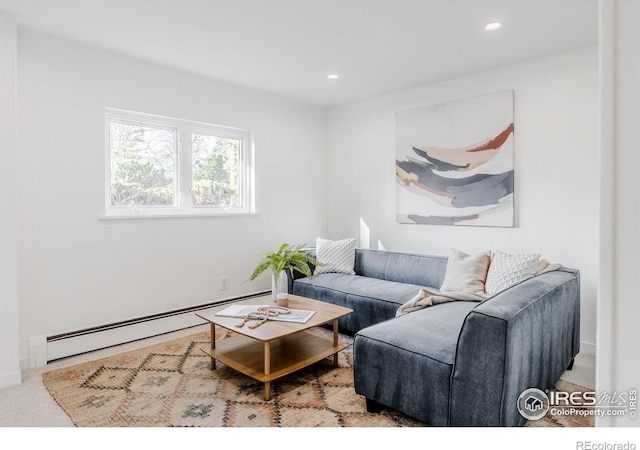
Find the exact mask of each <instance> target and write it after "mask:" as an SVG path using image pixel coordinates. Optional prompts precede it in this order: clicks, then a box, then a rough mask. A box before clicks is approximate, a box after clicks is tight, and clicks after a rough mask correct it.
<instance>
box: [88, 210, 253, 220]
mask: <svg viewBox="0 0 640 450" xmlns="http://www.w3.org/2000/svg"><path fill="white" fill-rule="evenodd" d="M257 215H258V213H245V212H232V213H206V214H176V213H170V214H144V213H140V214H108V215H107V214H104V215H102V216H100V217H99V218H98V220H99V221H111V220H158V219H206V218H212V217H216V218H220V217H256V216H257Z"/></svg>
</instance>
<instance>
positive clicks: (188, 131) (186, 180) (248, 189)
mask: <svg viewBox="0 0 640 450" xmlns="http://www.w3.org/2000/svg"><path fill="white" fill-rule="evenodd" d="M112 121H114V122H119V123H128V124H135V125H142V126H150V127H162V128H171V129H173V130H175V136H176V145H175V150H176V152H175V155H174V157H175V161H174V167H175V177H174V194H175V195H174V204H173V206H171V207H169V206H147V207H140V206H137V207H133V208H131V207H121V206H112V205H111V133H110V130H111V122H112ZM193 134H207V135H212V136H216V137H223V138H232V139H238V140H239V141H240V162H239V172H240V173H239V176H240V186H239V190H240V197H239V198H240V203H241V205H240V206H229V207H214V206H194V205H193V204H192V197H191V188H192V182H193V179H192V149H191V146H192V135H193ZM253 153H254V142H253V133H252V132H251V131H249V130H245V129H240V128H233V127H227V126H222V125H213V124H208V123H202V122H194V121H189V120H183V119H175V118H171V117H163V116H157V115H153V114H145V113H138V112H132V111H125V110H120V109H113V108H107V109H106V112H105V157H106V159H105V203H104V205H105V206H104V216H103V217H104V218H105V219H112V218H115V219H128V218H155V217H203V216H204V217H209V216H232V215H250V214H255V188H254V165H253V160H254V157H253Z"/></svg>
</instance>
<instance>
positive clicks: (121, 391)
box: [43, 329, 593, 427]
mask: <svg viewBox="0 0 640 450" xmlns="http://www.w3.org/2000/svg"><path fill="white" fill-rule="evenodd" d="M318 332H321V333H324V332H325V330H321V329H320V330H318ZM218 338H219V339H221V338H224V336H223V335H220V336H219V337H218ZM343 339H345V340H348V341H350V338H349V337H346V336H344V337H343ZM208 344H209V334H208V333H207V332H203V333H198V334H194V335H190V336H186V337H182V338H178V339H175V340H172V341H168V342H165V343H160V344H156V345H153V346H150V347H146V348H142V349H139V350H133V351H129V352H126V353H122V354H119V355H115V356H111V357H107V358H104V359H100V360H96V361H92V362H87V363H82V364H78V365H76V366H71V367H68V368H63V369H58V370H53V371H50V372H46V373H44V374H43V381H44V384H45V386H46V388H47V389H48V390H49V392H50V393H51V395H52V396H53V398H54V400H55V401H56V402H57V403H58V405H60V407H61V408H62V409H63V410H64V411H65V412H66V413H67V414H68V415H69V417H70V418H71V420H72V421H73V423H74V424H75V425H76V426H78V427H416V426H424V425H423V424H421V423H419V422H417V421H415V420H413V419H411V418H409V417H407V416H405V415H403V414H401V413H398V412H395V411H391V410H388V409H383V411H382V412H381V413H379V414H369V413H367V412H366V407H365V401H364V398H363V397H362V396H359V395H357V394H356V393H355V391H354V389H353V369H352V367H353V358H352V352H351V347H349V348H347V349H345V350H344V351H342V352H341V353H340V358H339V362H340V367H338V368H334V367H333V364H332V359H326V360H323V361H321V362H319V363H317V364H315V365H314V366H311V367H309V368H306V369H304V370H302V371H300V372H297V373H295V374H292V375H289V376H286V377H284V378H282V379H280V380H277V381H275V382H274V383H272V385H273V388H272V389H273V396H272V399H271V400H270V401H265V400H264V398H263V384H262V383H259V382H256V381H255V380H253V379H251V378H248V377H246V376H244V375H241V374H239V373H237V372H235V371H234V370H232V369H230V368H228V367H226V366H224V365H223V364H220V363H218V368H217V369H216V370H214V371H212V370H210V366H209V357H208V356H207V355H205V354H204V353H203V352H202V351H201V350H200V347H202V346H206V345H208ZM560 383H562V384H560ZM560 383H559V385H558V386H557V387H558V389H560V390H568V391H574V390H583V391H584V390H587V389H586V388H581V387H580V386H577V385H573V384H571V383H567V382H560ZM528 425H529V426H536V427H539V426H547V427H548V426H551V427H562V426H570V427H576V426H593V420H592V419H589V418H583V417H572V416H571V417H545V418H544V419H542V420H539V421H536V422H533V423H530V424H528Z"/></svg>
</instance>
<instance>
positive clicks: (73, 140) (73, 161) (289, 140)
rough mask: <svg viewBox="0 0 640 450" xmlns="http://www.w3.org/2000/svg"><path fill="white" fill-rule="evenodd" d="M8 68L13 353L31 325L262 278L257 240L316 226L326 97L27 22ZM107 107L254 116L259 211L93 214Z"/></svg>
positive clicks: (163, 304)
mask: <svg viewBox="0 0 640 450" xmlns="http://www.w3.org/2000/svg"><path fill="white" fill-rule="evenodd" d="M194 57H206V56H203V55H194ZM18 76H19V85H18V93H19V96H20V102H19V106H18V151H19V155H20V156H19V176H20V183H19V188H20V207H19V208H20V220H21V229H20V245H21V251H20V270H21V274H20V289H21V293H20V355H21V357H22V358H25V357H26V356H27V352H28V348H27V342H28V339H29V338H30V337H34V336H51V335H55V334H59V333H64V332H69V331H75V330H79V329H83V328H87V327H93V326H99V325H103V324H107V323H111V322H115V321H121V320H127V319H131V318H136V317H140V316H145V315H149V314H154V313H160V312H165V311H171V310H175V309H178V308H184V307H189V306H194V305H200V304H205V303H208V302H211V301H215V300H218V299H224V298H230V297H235V296H239V295H243V294H247V293H251V292H256V291H262V290H266V289H269V288H270V286H271V285H270V279H269V277H268V276H266V275H265V276H264V277H262V278H260V279H259V280H257V281H256V282H254V283H249V282H246V279H247V277H248V276H249V275H250V273H251V271H252V270H253V268H254V266H255V265H256V263H257V261H258V259H259V255H260V254H261V253H263V252H265V251H268V250H271V249H273V248H275V247H276V246H278V245H279V244H280V243H281V242H290V243H292V244H293V243H312V242H314V241H315V238H316V236H318V235H324V234H326V204H327V201H326V194H325V191H326V188H325V178H326V177H325V173H326V163H325V148H326V110H324V109H320V108H313V107H309V106H306V105H303V104H300V103H295V102H293V101H290V100H287V99H284V98H280V97H277V96H273V95H270V94H266V93H262V92H257V91H252V90H248V89H244V88H240V87H236V86H233V85H229V84H225V83H221V82H216V81H213V80H211V79H208V78H204V77H199V76H196V75H192V74H188V73H185V72H180V71H177V70H174V69H170V68H165V67H161V66H158V65H154V64H151V63H146V62H143V61H140V60H135V59H130V58H128V57H125V56H121V55H117V54H115V53H110V52H107V51H104V50H100V49H97V48H92V47H89V46H85V45H81V44H77V43H74V42H71V41H67V40H64V39H60V38H56V37H53V36H48V35H44V34H39V33H37V32H34V31H31V30H28V29H20V30H19V32H18ZM105 107H114V108H121V109H126V110H131V111H139V112H144V113H152V114H159V115H164V116H169V117H177V118H181V119H188V120H196V121H201V122H208V123H214V124H221V125H227V126H234V127H241V128H247V129H250V130H253V131H254V132H255V149H256V150H255V165H256V197H257V213H258V214H257V215H256V216H252V217H226V218H225V217H222V218H191V219H188V218H182V219H180V218H171V219H155V220H121V221H101V220H100V216H101V214H102V213H103V206H104V205H103V203H104V170H105V167H104V166H105V148H104V140H105V139H104V138H105V130H104V123H105V122H104V108H105ZM223 275H224V276H228V277H229V278H230V286H229V289H228V290H225V291H222V290H220V277H221V276H223ZM3 345H4V344H3Z"/></svg>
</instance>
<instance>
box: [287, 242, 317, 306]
mask: <svg viewBox="0 0 640 450" xmlns="http://www.w3.org/2000/svg"><path fill="white" fill-rule="evenodd" d="M303 250H309V247H307V248H304V249H303ZM309 256H311V257H313V258H315V257H316V249H315V247H311V251H310V252H309ZM309 269H311V273H313V271H314V270H316V266H314V265H313V264H309ZM286 274H287V292H288V293H289V294H293V280H297V279H299V278H305V275H304V274H303V273H300V272H298V271H297V270H294V271H293V274H291V273H290V272H289V271H286Z"/></svg>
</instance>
